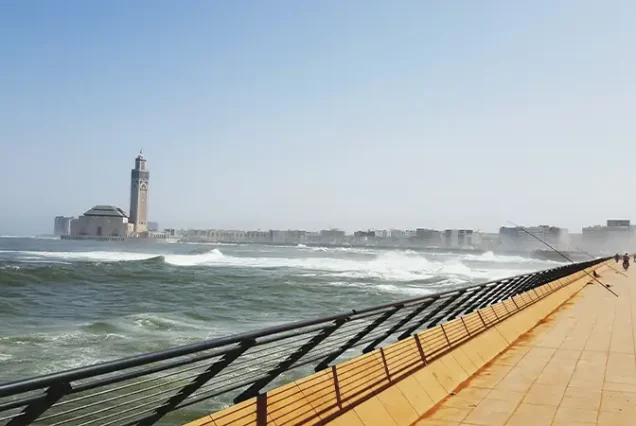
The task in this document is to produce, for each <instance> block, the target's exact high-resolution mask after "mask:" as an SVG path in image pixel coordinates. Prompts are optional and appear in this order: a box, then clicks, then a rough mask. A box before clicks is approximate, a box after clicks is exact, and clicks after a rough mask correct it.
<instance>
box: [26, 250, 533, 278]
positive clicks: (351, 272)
mask: <svg viewBox="0 0 636 426" xmlns="http://www.w3.org/2000/svg"><path fill="white" fill-rule="evenodd" d="M308 249H309V250H312V251H313V249H316V247H311V248H308ZM321 249H324V250H351V249H348V248H335V249H327V248H324V247H322V248H321ZM355 250H357V249H355ZM13 253H16V254H17V255H18V256H17V260H20V259H23V260H28V261H29V262H32V261H47V262H64V261H66V262H68V261H92V262H120V261H140V260H146V259H151V258H154V257H157V256H159V255H158V254H153V253H136V252H125V251H117V252H116V251H89V252H46V251H45V252H36V251H20V252H13ZM368 253H369V252H367V254H368ZM163 258H164V261H165V263H166V264H169V265H174V266H182V267H188V266H236V267H245V268H263V269H275V268H291V269H301V270H304V271H305V273H314V271H320V272H321V274H322V275H331V276H334V277H341V278H355V279H365V278H370V279H377V280H386V281H403V282H405V281H417V280H426V279H430V278H433V277H436V276H445V277H448V278H452V279H461V280H462V281H465V280H472V279H492V278H503V277H506V276H510V275H515V274H518V273H520V272H521V271H522V270H519V269H513V268H514V266H512V264H514V263H516V264H524V263H528V262H533V260H531V259H524V258H521V257H515V256H499V255H494V254H493V253H491V252H488V253H484V254H482V255H478V256H475V255H464V256H463V257H459V258H456V259H452V260H447V261H439V260H437V261H435V260H430V259H428V258H427V257H425V256H424V255H423V254H420V253H417V252H415V251H410V250H407V251H379V252H374V253H372V254H371V255H370V256H367V257H366V258H362V259H360V258H351V257H333V256H326V255H325V256H320V255H318V253H316V254H312V255H310V256H302V255H301V256H298V255H296V256H290V257H267V256H258V257H241V256H226V255H224V254H223V253H222V252H221V251H220V250H219V249H218V248H215V249H212V250H210V251H208V252H205V253H199V254H167V255H164V256H163ZM492 259H495V260H492ZM462 260H466V261H482V262H501V263H508V264H510V265H511V268H506V270H502V269H496V270H492V269H490V268H475V267H469V266H468V265H466V264H465V263H463V262H462Z"/></svg>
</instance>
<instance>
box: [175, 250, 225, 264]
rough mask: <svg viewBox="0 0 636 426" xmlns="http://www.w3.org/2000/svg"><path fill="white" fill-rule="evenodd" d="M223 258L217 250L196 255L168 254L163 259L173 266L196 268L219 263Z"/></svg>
mask: <svg viewBox="0 0 636 426" xmlns="http://www.w3.org/2000/svg"><path fill="white" fill-rule="evenodd" d="M223 258H224V256H223V253H221V250H219V249H212V250H210V251H207V252H205V253H197V254H170V255H164V256H163V259H164V261H165V262H166V263H168V264H170V265H175V266H196V265H204V264H209V263H215V262H219V261H221V260H222V259H223Z"/></svg>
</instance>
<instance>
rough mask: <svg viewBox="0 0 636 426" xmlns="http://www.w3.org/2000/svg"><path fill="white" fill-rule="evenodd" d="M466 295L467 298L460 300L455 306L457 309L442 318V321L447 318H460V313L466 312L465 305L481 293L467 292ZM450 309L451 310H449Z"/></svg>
mask: <svg viewBox="0 0 636 426" xmlns="http://www.w3.org/2000/svg"><path fill="white" fill-rule="evenodd" d="M466 294H467V297H465V298H463V299H461V300H458V301H457V303H456V304H455V306H453V308H455V309H454V310H453V311H451V312H449V313H448V314H446V316H445V317H442V319H444V318H447V319H455V318H457V317H458V316H459V314H460V312H464V313H465V312H466V311H465V309H466V306H464V305H465V303H466V302H468V301H469V300H470V299H472V298H473V297H475V296H476V295H478V294H479V292H472V291H470V290H466ZM449 309H450V308H449Z"/></svg>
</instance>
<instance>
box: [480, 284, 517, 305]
mask: <svg viewBox="0 0 636 426" xmlns="http://www.w3.org/2000/svg"><path fill="white" fill-rule="evenodd" d="M514 284H515V280H507V281H506V280H504V281H501V282H500V283H499V286H497V291H494V292H493V293H492V294H490V295H488V298H486V299H485V300H484V301H483V302H482V303H481V305H479V308H477V309H483V308H485V307H486V306H489V305H492V304H493V303H495V302H497V301H498V300H499V299H500V296H501V295H502V294H503V293H505V292H506V291H508V289H510V288H511V287H512V286H513V285H514Z"/></svg>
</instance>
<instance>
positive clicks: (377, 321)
mask: <svg viewBox="0 0 636 426" xmlns="http://www.w3.org/2000/svg"><path fill="white" fill-rule="evenodd" d="M403 307H404V305H398V306H396V307H395V308H393V309H392V310H390V311H388V312H385V313H384V315H382V316H380V317H379V318H376V319H375V321H373V322H372V323H371V324H369V325H368V326H366V327H365V328H364V329H363V330H362V331H360V332H359V333H358V334H356V335H355V336H353V337H352V338H351V339H349V340H347V342H346V343H345V344H344V345H342V346H341V347H340V348H338V349H337V350H336V351H335V352H333V353H332V354H331V355H328V356H327V357H326V358H325V359H323V360H322V361H320V363H319V364H318V365H317V366H316V367H315V368H314V371H320V370H323V369H325V368H327V367H328V366H329V363H330V362H331V361H333V360H334V359H336V358H338V357H339V356H340V355H342V354H343V353H345V351H346V350H347V349H349V348H351V347H353V346H354V345H355V344H356V343H358V342H359V341H360V340H362V339H363V338H364V336H366V335H367V334H369V333H370V332H372V331H373V330H375V329H376V328H378V327H379V326H380V325H381V324H383V323H384V322H385V321H386V320H388V319H389V318H391V317H392V316H393V315H395V314H396V313H397V312H398V311H399V310H401V309H402V308H403Z"/></svg>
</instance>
